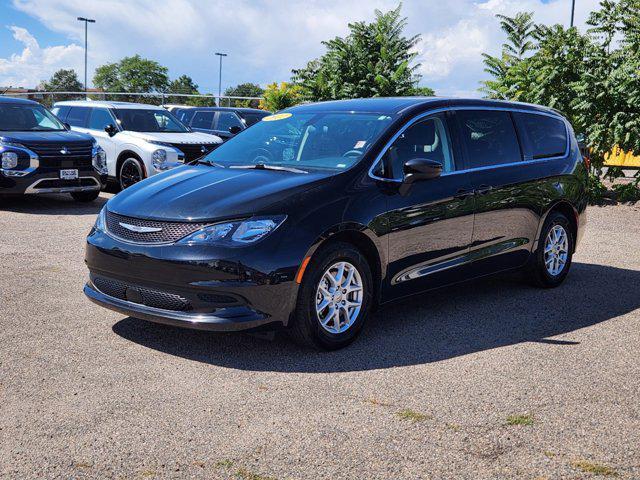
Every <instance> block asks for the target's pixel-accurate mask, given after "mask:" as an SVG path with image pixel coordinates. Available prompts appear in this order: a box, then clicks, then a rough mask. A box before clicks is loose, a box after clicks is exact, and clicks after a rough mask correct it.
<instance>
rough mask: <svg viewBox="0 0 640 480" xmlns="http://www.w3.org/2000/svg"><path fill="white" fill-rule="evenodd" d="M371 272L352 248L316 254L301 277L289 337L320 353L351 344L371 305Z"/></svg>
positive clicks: (340, 246)
mask: <svg viewBox="0 0 640 480" xmlns="http://www.w3.org/2000/svg"><path fill="white" fill-rule="evenodd" d="M372 285H373V281H372V278H371V269H370V267H369V264H368V263H367V260H366V259H365V258H364V256H363V255H362V254H361V253H360V252H359V251H358V250H357V249H356V248H355V247H353V246H351V245H349V244H346V243H335V244H333V245H330V246H328V247H326V248H323V249H322V250H321V251H319V252H317V253H316V254H315V255H314V256H313V258H312V260H311V261H310V262H309V265H308V266H307V269H306V271H305V273H304V277H303V279H302V283H301V285H300V290H299V292H298V301H297V305H296V312H295V315H294V318H293V325H292V326H291V328H290V333H291V336H292V337H293V338H294V340H296V341H297V342H299V343H302V344H305V345H308V346H312V347H315V348H318V349H322V350H337V349H339V348H343V347H345V346H347V345H349V344H350V343H351V342H353V341H354V340H355V339H356V337H357V336H358V334H359V333H360V331H361V330H362V327H363V326H364V324H365V323H366V321H367V319H368V316H369V311H370V309H371V303H372V298H373V297H372Z"/></svg>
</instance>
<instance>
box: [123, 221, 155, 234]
mask: <svg viewBox="0 0 640 480" xmlns="http://www.w3.org/2000/svg"><path fill="white" fill-rule="evenodd" d="M118 223H119V224H120V226H121V227H123V228H126V229H127V230H130V231H132V232H136V233H155V232H161V231H162V229H161V228H154V227H141V226H140V225H130V224H128V223H122V222H118Z"/></svg>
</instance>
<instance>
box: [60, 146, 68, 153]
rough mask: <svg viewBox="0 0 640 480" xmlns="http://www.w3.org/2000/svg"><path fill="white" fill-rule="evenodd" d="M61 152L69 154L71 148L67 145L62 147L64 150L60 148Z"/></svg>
mask: <svg viewBox="0 0 640 480" xmlns="http://www.w3.org/2000/svg"><path fill="white" fill-rule="evenodd" d="M60 153H61V154H62V155H68V154H69V149H68V148H67V147H62V150H60Z"/></svg>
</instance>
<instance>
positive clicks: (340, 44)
mask: <svg viewBox="0 0 640 480" xmlns="http://www.w3.org/2000/svg"><path fill="white" fill-rule="evenodd" d="M400 10H401V5H399V6H398V7H397V8H396V9H395V10H391V11H389V12H386V13H383V12H381V11H379V10H376V11H375V20H374V21H373V22H371V23H366V22H356V23H350V24H349V35H347V36H346V37H344V38H342V37H336V38H334V39H332V40H328V41H325V42H323V45H324V46H325V47H326V49H327V50H326V53H325V54H324V55H322V56H321V57H320V58H318V59H315V60H311V61H310V62H309V63H307V65H306V66H305V67H304V68H301V69H298V70H294V71H293V81H294V82H295V83H296V84H297V85H299V86H300V87H301V88H302V92H303V96H304V98H305V99H306V100H312V101H317V100H330V99H340V98H360V97H383V96H394V95H413V94H414V92H415V88H416V87H417V85H418V82H419V81H420V78H421V77H420V75H418V74H417V73H416V72H417V69H418V67H419V64H417V63H415V58H416V56H417V53H416V51H415V47H416V45H417V43H418V42H419V40H420V36H419V35H415V36H413V37H406V36H404V34H403V31H404V29H405V27H406V24H407V19H406V18H403V17H402V16H401V13H400Z"/></svg>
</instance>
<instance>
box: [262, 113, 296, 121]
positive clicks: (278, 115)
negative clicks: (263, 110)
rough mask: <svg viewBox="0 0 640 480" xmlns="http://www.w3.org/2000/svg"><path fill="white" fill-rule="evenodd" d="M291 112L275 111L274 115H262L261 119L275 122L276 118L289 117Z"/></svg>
mask: <svg viewBox="0 0 640 480" xmlns="http://www.w3.org/2000/svg"><path fill="white" fill-rule="evenodd" d="M291 115H293V114H292V113H276V114H275V115H269V116H268V117H264V118H263V119H262V121H263V122H275V121H277V120H284V119H285V118H289V117H290V116H291Z"/></svg>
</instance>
